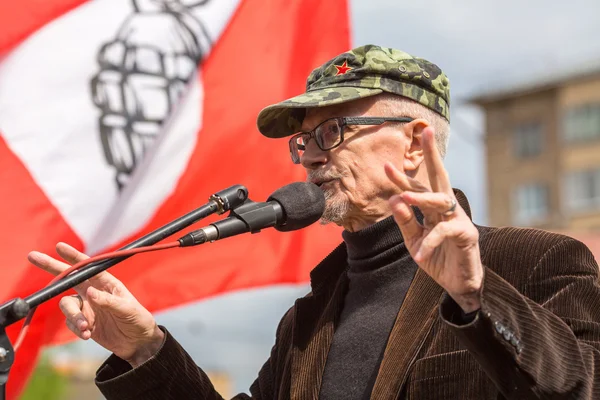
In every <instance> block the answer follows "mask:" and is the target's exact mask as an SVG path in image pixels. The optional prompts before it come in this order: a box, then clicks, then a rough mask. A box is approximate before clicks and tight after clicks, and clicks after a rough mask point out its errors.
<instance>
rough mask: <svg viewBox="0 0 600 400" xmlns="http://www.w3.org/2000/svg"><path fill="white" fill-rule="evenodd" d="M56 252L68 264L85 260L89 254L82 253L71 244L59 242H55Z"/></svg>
mask: <svg viewBox="0 0 600 400" xmlns="http://www.w3.org/2000/svg"><path fill="white" fill-rule="evenodd" d="M56 252H57V253H58V255H59V256H61V257H62V258H63V259H64V260H65V261H67V262H68V263H69V264H71V265H73V264H77V263H78V262H80V261H83V260H87V259H88V258H90V257H89V256H87V255H85V254H83V253H82V252H80V251H79V250H77V249H76V248H74V247H73V246H70V245H68V244H66V243H62V242H59V243H57V244H56Z"/></svg>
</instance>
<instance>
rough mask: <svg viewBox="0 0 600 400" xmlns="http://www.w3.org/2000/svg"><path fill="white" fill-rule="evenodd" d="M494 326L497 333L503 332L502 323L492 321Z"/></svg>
mask: <svg viewBox="0 0 600 400" xmlns="http://www.w3.org/2000/svg"><path fill="white" fill-rule="evenodd" d="M494 327H495V328H496V332H498V334H500V335H502V333H504V329H505V328H504V325H502V324H501V323H500V322H498V321H496V322H494Z"/></svg>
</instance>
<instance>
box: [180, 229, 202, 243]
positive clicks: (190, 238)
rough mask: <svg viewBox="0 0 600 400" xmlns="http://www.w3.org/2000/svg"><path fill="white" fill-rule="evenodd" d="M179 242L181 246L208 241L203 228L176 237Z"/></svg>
mask: <svg viewBox="0 0 600 400" xmlns="http://www.w3.org/2000/svg"><path fill="white" fill-rule="evenodd" d="M177 240H178V241H179V243H181V247H189V246H196V245H198V244H202V243H206V242H207V241H208V239H207V237H206V233H205V232H204V230H203V229H198V230H196V231H193V232H190V233H188V234H187V235H185V236H182V237H180V238H179V239H177Z"/></svg>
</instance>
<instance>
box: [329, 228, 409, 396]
mask: <svg viewBox="0 0 600 400" xmlns="http://www.w3.org/2000/svg"><path fill="white" fill-rule="evenodd" d="M342 237H343V238H344V242H345V243H346V247H347V249H348V265H349V269H348V272H347V273H348V278H349V286H348V291H347V293H346V296H345V299H344V307H343V309H342V312H341V315H340V316H339V320H338V324H337V326H336V329H335V333H334V336H333V342H332V344H331V347H330V349H329V355H328V356H327V363H326V365H325V372H324V375H323V383H322V386H321V392H320V395H319V398H320V399H321V400H330V399H345V400H346V399H347V400H352V399H357V400H358V399H361V400H362V399H368V398H369V397H370V396H371V391H372V389H373V385H374V383H375V378H376V377H377V372H378V370H379V365H380V364H381V359H382V357H383V352H384V350H385V346H386V344H387V341H388V337H389V334H390V331H391V329H392V326H393V325H394V321H395V320H396V315H397V314H398V311H399V309H400V306H401V305H402V301H403V300H404V296H405V295H406V292H407V291H408V287H409V286H410V283H411V282H412V279H413V277H414V274H415V271H416V269H417V265H416V264H415V262H414V261H413V260H412V258H411V257H410V254H409V253H408V250H407V249H406V246H405V245H404V241H403V240H402V235H401V233H400V229H399V228H398V225H397V224H396V223H395V221H394V219H393V217H389V218H386V219H384V220H383V221H380V222H378V223H376V224H374V225H372V226H370V227H368V228H365V229H363V230H361V231H358V232H348V231H344V232H343V233H342Z"/></svg>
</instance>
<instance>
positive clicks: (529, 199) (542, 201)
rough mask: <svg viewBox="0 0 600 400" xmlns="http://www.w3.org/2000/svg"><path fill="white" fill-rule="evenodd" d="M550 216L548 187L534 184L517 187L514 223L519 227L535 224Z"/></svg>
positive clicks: (514, 203) (514, 201)
mask: <svg viewBox="0 0 600 400" xmlns="http://www.w3.org/2000/svg"><path fill="white" fill-rule="evenodd" d="M547 215H548V187H547V186H546V185H544V184H540V183H534V184H527V185H523V186H519V187H517V189H516V190H515V193H514V200H513V221H514V223H515V224H517V225H529V224H535V223H537V222H539V221H541V220H544V219H545V218H546V217H547Z"/></svg>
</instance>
